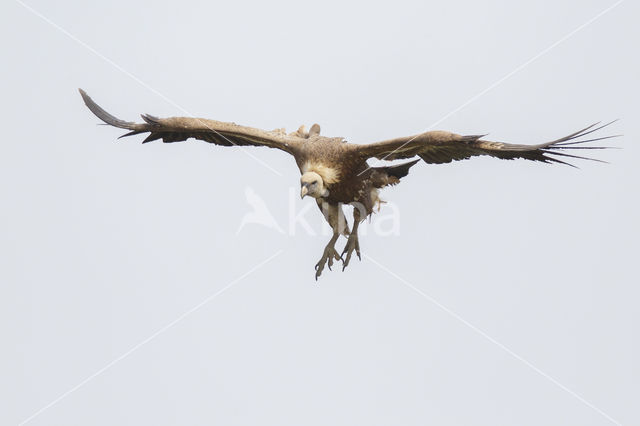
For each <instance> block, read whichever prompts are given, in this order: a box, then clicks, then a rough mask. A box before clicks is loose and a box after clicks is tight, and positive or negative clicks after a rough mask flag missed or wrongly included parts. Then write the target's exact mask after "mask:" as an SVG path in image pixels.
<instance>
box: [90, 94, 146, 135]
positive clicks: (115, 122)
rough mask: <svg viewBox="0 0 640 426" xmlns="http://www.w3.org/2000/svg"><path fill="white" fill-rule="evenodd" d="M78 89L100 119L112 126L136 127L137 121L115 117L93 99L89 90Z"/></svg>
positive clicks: (130, 128) (128, 128)
mask: <svg viewBox="0 0 640 426" xmlns="http://www.w3.org/2000/svg"><path fill="white" fill-rule="evenodd" d="M78 91H79V92H80V96H82V100H83V101H84V104H85V105H86V106H87V108H89V110H91V112H92V113H94V114H95V115H96V117H98V118H99V119H100V120H102V121H104V122H105V123H107V124H109V125H111V126H114V127H119V128H121V129H127V130H133V129H134V128H135V126H136V123H132V122H130V121H124V120H120V119H119V118H116V117H114V116H113V115H111V114H109V113H108V112H107V111H105V110H103V109H102V107H100V106H99V105H98V104H97V103H95V102H94V101H93V99H91V97H89V95H87V92H85V91H84V90H82V89H78Z"/></svg>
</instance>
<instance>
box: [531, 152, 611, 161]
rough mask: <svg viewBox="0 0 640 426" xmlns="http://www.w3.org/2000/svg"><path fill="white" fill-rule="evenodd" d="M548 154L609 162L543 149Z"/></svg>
mask: <svg viewBox="0 0 640 426" xmlns="http://www.w3.org/2000/svg"><path fill="white" fill-rule="evenodd" d="M542 152H544V153H546V154H551V155H559V156H561V157H570V158H578V159H580V160H591V161H597V162H598V163H605V164H609V163H608V162H607V161H604V160H598V159H597V158H590V157H582V156H580V155H571V154H567V153H564V152H556V151H547V150H544V151H542Z"/></svg>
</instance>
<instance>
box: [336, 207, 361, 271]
mask: <svg viewBox="0 0 640 426" xmlns="http://www.w3.org/2000/svg"><path fill="white" fill-rule="evenodd" d="M359 207H360V206H359V205H358V204H356V205H355V206H354V208H353V226H352V227H351V234H349V239H348V240H347V244H346V245H345V246H344V250H342V255H341V256H340V258H341V259H342V270H343V271H344V268H346V267H347V265H349V261H350V260H351V255H352V254H353V251H354V250H355V251H356V254H357V255H358V259H360V260H362V257H360V242H359V241H358V225H360V221H361V220H362V219H361V218H362V214H361V212H360V208H359ZM345 254H346V255H347V257H345V258H343V257H342V256H344V255H345Z"/></svg>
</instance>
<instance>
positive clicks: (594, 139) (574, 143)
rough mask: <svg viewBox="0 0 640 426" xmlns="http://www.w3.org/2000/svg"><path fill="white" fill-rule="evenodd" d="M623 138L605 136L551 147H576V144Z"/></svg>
mask: <svg viewBox="0 0 640 426" xmlns="http://www.w3.org/2000/svg"><path fill="white" fill-rule="evenodd" d="M621 136H622V135H612V136H603V137H600V138H593V139H586V140H583V141H573V142H561V143H556V144H553V145H551V146H554V147H558V146H566V145H576V144H581V143H589V142H595V141H601V140H605V139H611V138H619V137H621Z"/></svg>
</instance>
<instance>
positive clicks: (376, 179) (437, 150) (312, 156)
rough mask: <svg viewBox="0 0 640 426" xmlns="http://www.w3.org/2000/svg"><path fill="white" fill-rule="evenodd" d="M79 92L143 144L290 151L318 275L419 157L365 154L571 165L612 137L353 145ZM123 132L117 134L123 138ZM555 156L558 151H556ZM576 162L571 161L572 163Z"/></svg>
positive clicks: (354, 241) (432, 136)
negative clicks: (317, 246)
mask: <svg viewBox="0 0 640 426" xmlns="http://www.w3.org/2000/svg"><path fill="white" fill-rule="evenodd" d="M80 94H81V95H82V98H83V100H84V103H85V104H86V105H87V107H88V108H89V109H90V110H91V111H92V112H93V113H94V114H95V115H96V116H97V117H98V118H100V119H101V120H102V121H104V122H105V123H107V124H110V125H111V126H114V127H119V128H121V129H126V130H129V132H128V133H126V134H125V135H123V136H132V135H137V134H141V133H148V135H147V137H146V139H144V140H143V143H146V142H151V141H154V140H159V139H161V140H162V141H164V142H179V141H185V140H187V139H190V138H195V139H200V140H203V141H206V142H211V143H214V144H216V145H222V146H234V145H235V146H267V147H270V148H277V149H280V150H282V151H285V152H287V153H289V154H291V155H292V156H293V157H294V158H295V160H296V164H297V165H298V168H299V169H300V172H301V175H302V176H301V178H300V181H301V196H302V197H304V196H307V195H309V196H312V197H314V198H315V199H316V202H317V204H318V207H319V208H320V210H321V212H322V213H323V215H324V217H325V219H326V220H327V222H328V223H329V225H330V226H331V228H332V229H333V236H332V238H331V240H330V241H329V243H328V244H327V246H326V247H325V250H324V252H323V255H322V257H321V258H320V261H319V262H318V263H317V264H316V279H317V278H318V277H319V276H320V274H321V273H322V271H323V269H324V267H325V265H327V266H329V268H331V266H332V264H333V261H334V260H342V261H343V267H342V268H343V270H344V268H345V267H346V266H347V265H348V264H349V261H350V259H351V255H352V254H353V252H354V251H355V252H356V254H357V255H358V257H360V245H359V241H358V225H359V224H360V222H361V221H362V220H364V219H365V218H366V217H367V216H369V215H371V213H372V212H373V211H374V207H375V206H376V205H377V206H378V208H379V206H380V202H381V201H380V199H379V198H378V190H379V189H381V188H383V187H385V186H389V185H395V184H397V183H399V182H400V179H401V178H403V177H404V176H406V175H407V174H408V173H409V168H410V167H412V166H413V165H415V164H416V163H417V162H418V161H420V160H419V159H417V160H414V161H410V162H407V163H403V164H399V165H392V166H384V167H370V166H369V165H368V164H367V160H368V159H370V158H377V159H381V160H399V159H407V158H412V157H420V158H421V159H422V160H423V161H425V162H426V163H430V164H442V163H450V162H452V161H455V160H463V159H467V158H470V157H474V156H479V155H489V156H492V157H497V158H501V159H508V160H511V159H516V158H522V159H526V160H533V161H541V162H545V163H562V164H567V165H570V166H573V165H572V164H569V163H568V162H567V161H566V160H568V159H587V160H593V161H600V160H597V159H593V158H587V157H583V156H579V155H573V154H569V153H568V152H572V150H586V149H604V148H607V147H603V146H591V145H587V146H585V145H583V144H585V143H588V142H594V141H599V140H604V139H608V138H612V137H615V136H605V137H598V138H588V139H580V138H583V137H584V136H587V135H590V134H592V133H594V132H596V131H597V130H600V129H602V128H603V127H605V126H608V125H609V124H611V123H607V124H604V125H601V126H598V124H593V125H591V126H589V127H586V128H584V129H582V130H579V131H577V132H574V133H572V134H570V135H568V136H565V137H563V138H560V139H556V140H554V141H551V142H546V143H541V144H537V145H519V144H509V143H504V142H492V141H487V140H484V139H482V138H483V137H484V136H485V135H473V136H461V135H458V134H455V133H451V132H446V131H439V130H438V131H430V132H425V133H421V134H418V135H415V136H407V137H401V138H396V139H390V140H386V141H382V142H377V143H372V144H365V145H359V144H351V143H347V142H346V141H345V140H344V139H343V138H329V137H325V136H321V135H320V126H318V125H317V124H314V125H313V126H312V127H311V129H310V130H309V132H306V131H305V130H304V126H301V127H300V128H299V129H298V130H297V131H295V132H293V133H290V134H286V133H285V131H284V130H283V129H279V130H274V131H264V130H260V129H255V128H252V127H245V126H240V125H237V124H235V123H225V122H221V121H215V120H206V119H200V118H188V117H171V118H157V117H153V116H151V115H147V114H142V119H143V120H144V123H133V122H129V121H123V120H120V119H118V118H116V117H114V116H112V115H111V114H109V113H108V112H106V111H105V110H103V109H102V108H101V107H100V106H98V105H97V104H96V103H95V102H94V101H93V100H92V99H91V98H90V97H89V96H88V95H87V94H86V93H85V92H84V91H83V90H82V89H80ZM123 136H121V137H123ZM558 157H560V158H558ZM574 167H575V166H574ZM343 204H350V205H353V206H354V212H353V225H352V227H351V230H349V228H348V226H347V222H346V219H345V217H344V213H343V211H342V205H343ZM340 235H345V236H347V237H348V240H347V244H346V245H345V247H344V250H343V251H342V253H341V254H338V252H337V251H336V249H335V243H336V241H337V239H338V238H339V236H340Z"/></svg>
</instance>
